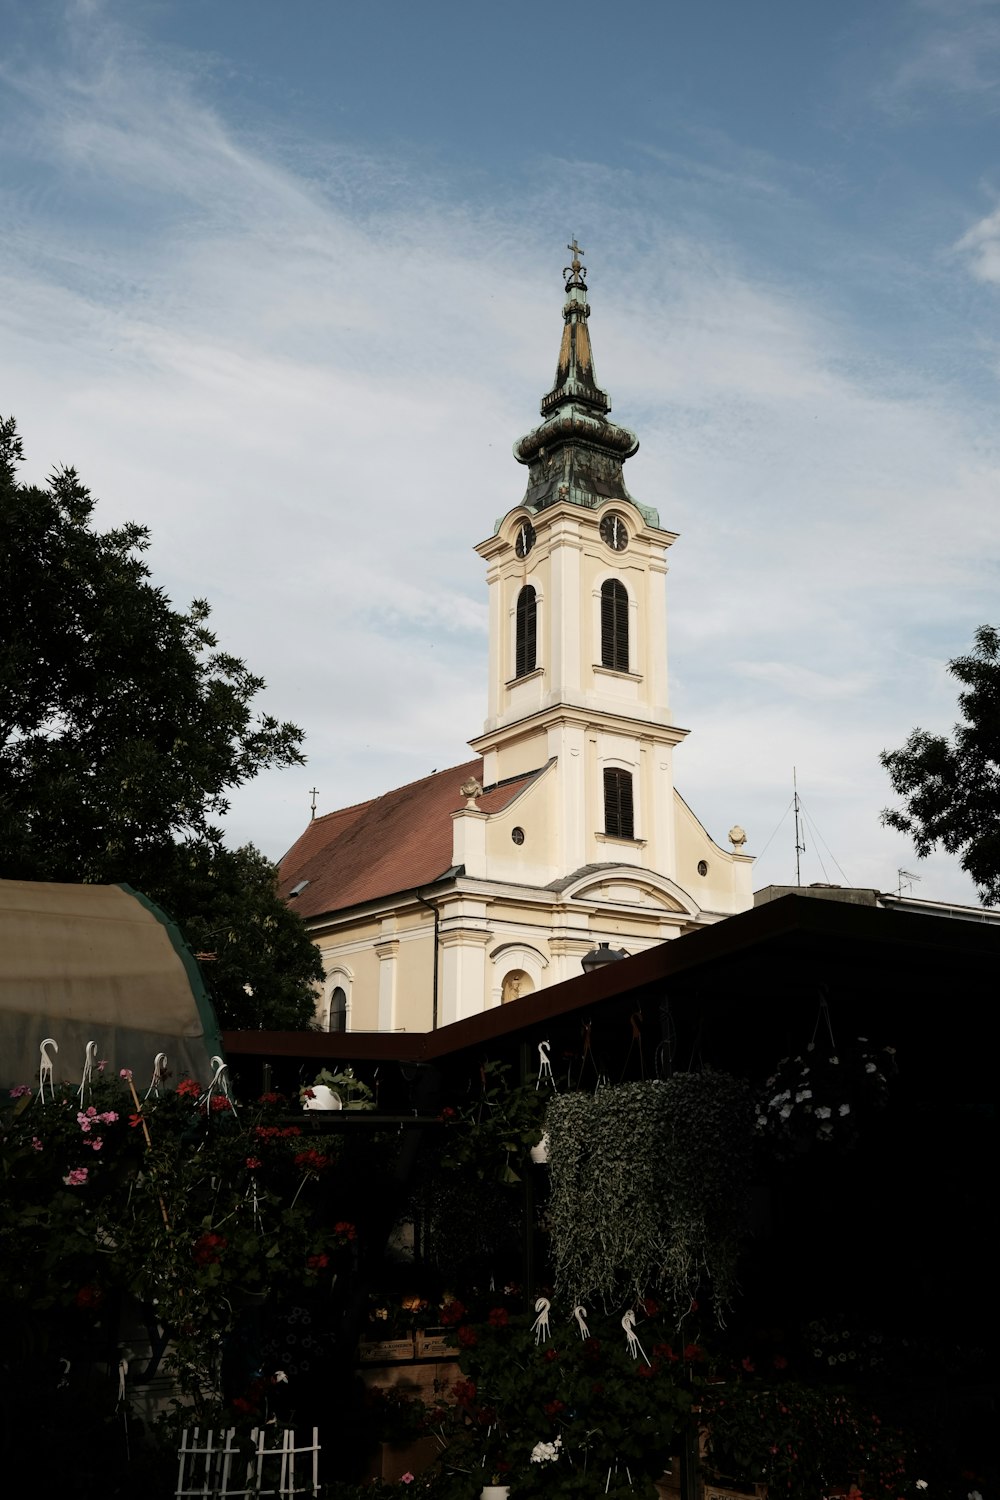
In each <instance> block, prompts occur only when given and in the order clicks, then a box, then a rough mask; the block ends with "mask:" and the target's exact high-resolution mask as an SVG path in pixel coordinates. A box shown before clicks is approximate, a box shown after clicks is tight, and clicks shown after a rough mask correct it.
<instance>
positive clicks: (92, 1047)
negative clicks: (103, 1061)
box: [43, 1042, 97, 1109]
mask: <svg viewBox="0 0 1000 1500" xmlns="http://www.w3.org/2000/svg"><path fill="white" fill-rule="evenodd" d="M43 1045H44V1043H43ZM96 1061H97V1043H96V1042H88V1043H87V1051H86V1054H85V1056H84V1059H83V1077H82V1078H81V1079H80V1092H79V1094H78V1095H77V1098H78V1099H79V1101H80V1108H81V1109H82V1108H83V1101H84V1099H85V1098H86V1094H87V1090H88V1089H89V1088H92V1087H93V1083H94V1064H95V1062H96Z"/></svg>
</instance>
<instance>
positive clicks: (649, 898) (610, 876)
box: [564, 866, 699, 916]
mask: <svg viewBox="0 0 1000 1500" xmlns="http://www.w3.org/2000/svg"><path fill="white" fill-rule="evenodd" d="M564 895H565V896H566V897H567V898H568V899H569V900H571V901H585V902H588V903H589V902H593V903H594V904H595V905H598V906H610V907H614V906H619V907H623V908H627V909H628V910H631V911H635V910H637V909H638V910H646V911H650V912H657V911H670V912H684V913H685V914H686V915H689V916H691V915H694V914H695V913H696V912H697V911H698V909H699V908H698V903H697V902H696V901H694V900H693V899H692V897H691V896H689V895H688V893H687V891H684V890H682V889H681V887H680V886H679V885H678V884H677V883H676V881H673V880H668V879H667V878H666V877H665V876H662V875H655V874H651V873H649V872H647V871H640V870H636V869H634V868H632V867H630V866H623V867H622V868H621V869H618V870H602V871H601V872H599V873H598V872H596V871H594V872H590V873H589V874H587V875H583V876H581V877H580V879H579V880H578V881H575V882H574V883H573V884H572V885H570V886H568V887H567V888H566V890H565V892H564Z"/></svg>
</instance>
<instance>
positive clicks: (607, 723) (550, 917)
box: [281, 242, 752, 1031]
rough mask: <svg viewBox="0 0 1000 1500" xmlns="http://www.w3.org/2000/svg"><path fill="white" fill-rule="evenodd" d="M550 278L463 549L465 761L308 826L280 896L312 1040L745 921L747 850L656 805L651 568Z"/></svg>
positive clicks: (654, 537) (572, 325)
mask: <svg viewBox="0 0 1000 1500" xmlns="http://www.w3.org/2000/svg"><path fill="white" fill-rule="evenodd" d="M570 249H571V250H572V251H573V260H572V264H571V265H570V266H568V267H567V268H566V271H565V272H564V279H565V283H566V286H565V294H566V301H565V305H564V307H563V330H562V342H561V344H560V349H559V363H558V366H557V369H556V378H555V384H554V385H553V387H552V389H551V390H550V391H549V392H548V394H547V395H545V396H543V397H542V402H541V416H542V421H541V423H540V425H539V426H537V427H535V428H534V429H533V431H531V432H529V433H528V435H527V436H526V437H523V438H521V439H520V441H519V442H517V443H516V444H515V445H514V456H515V458H516V459H517V461H518V462H519V463H521V464H524V465H525V466H526V468H527V471H528V473H527V487H526V489H525V492H524V497H523V499H522V500H521V502H520V503H519V504H518V505H516V506H515V507H514V508H513V509H512V510H510V511H509V512H508V513H507V515H505V516H504V517H503V519H502V520H501V521H500V522H499V523H498V525H497V527H496V530H495V531H494V533H493V535H492V536H490V537H488V538H487V539H486V541H483V542H480V543H479V545H478V546H477V548H476V551H477V552H478V553H479V556H480V557H481V558H482V559H483V561H484V563H485V564H486V581H487V586H488V589H489V681H488V690H487V713H486V722H485V723H484V725H483V729H482V733H481V734H479V735H477V736H476V737H475V738H474V739H472V740H470V742H469V744H470V747H471V749H472V751H473V752H474V753H473V756H472V758H471V759H467V760H465V761H464V762H463V763H462V764H461V765H457V766H453V767H452V768H451V769H450V770H446V771H436V772H434V774H433V775H431V776H426V777H424V778H423V779H422V780H421V781H416V782H413V783H411V784H410V785H409V786H404V787H399V788H397V789H396V790H395V791H390V792H386V793H385V794H384V795H383V796H380V797H375V798H373V799H372V800H371V801H369V802H362V803H359V804H357V805H356V806H354V807H345V808H341V809H340V810H339V811H337V812H331V813H327V814H326V815H325V816H321V817H316V818H314V819H313V821H312V822H310V824H309V825H308V827H307V828H306V829H305V832H304V833H303V834H302V836H301V837H300V838H299V839H298V841H297V842H296V843H295V844H294V845H293V847H292V849H291V850H290V851H289V853H288V854H287V855H286V856H285V858H284V860H283V861H282V864H281V891H282V894H283V895H284V896H285V898H286V899H287V900H288V901H290V902H291V903H293V904H294V906H295V908H296V909H297V910H298V911H299V912H300V913H301V915H302V917H303V918H304V919H305V921H306V923H307V925H308V928H309V930H310V932H311V934H312V936H313V937H314V939H315V941H316V943H317V944H318V946H319V948H320V951H321V953H322V955H323V963H324V968H325V970H326V980H325V984H324V989H323V993H322V996H321V997H320V999H319V1001H318V1016H319V1020H320V1023H321V1024H322V1025H323V1026H324V1027H325V1028H328V1029H329V1030H343V1029H347V1030H353V1031H374V1030H378V1031H392V1030H406V1031H428V1030H431V1029H433V1028H435V1027H438V1026H443V1025H446V1024H448V1023H449V1022H451V1021H457V1020H461V1019H462V1018H464V1017H466V1016H471V1015H475V1014H477V1013H478V1012H480V1011H482V1010H484V1009H487V1008H489V1007H490V1006H494V1005H500V1004H502V1003H503V1002H504V1001H506V1000H509V999H512V998H514V997H516V996H519V995H524V994H527V993H529V992H530V991H533V990H538V989H541V988H543V987H544V986H546V985H550V984H554V983H556V982H558V981H560V980H563V979H568V978H570V977H572V976H573V975H577V974H579V973H580V963H581V959H582V958H583V957H584V955H585V954H587V953H588V952H590V951H591V950H592V949H593V948H594V947H595V946H596V945H598V944H599V943H601V942H608V943H610V944H611V946H612V948H614V949H618V950H622V949H624V951H625V952H626V953H637V952H639V951H640V950H642V949H644V948H649V947H652V946H653V945H654V944H656V943H661V942H663V941H664V940H666V939H669V938H674V937H678V936H679V935H681V934H682V933H684V932H688V931H690V930H691V929H693V928H694V927H698V926H701V925H703V924H706V923H711V922H717V921H719V920H720V918H722V917H726V916H729V915H731V914H733V913H735V912H740V911H744V910H745V909H746V908H748V907H749V906H750V905H751V904H752V894H751V883H750V874H751V866H752V860H751V858H750V857H749V856H748V855H746V854H744V853H743V852H742V846H743V843H744V841H745V835H744V834H743V831H742V829H740V828H733V829H732V830H731V833H730V835H729V838H730V844H731V847H730V848H729V849H724V848H722V847H721V846H720V845H719V844H716V843H715V842H714V841H713V840H712V838H711V837H710V836H709V834H708V833H707V832H706V830H705V828H704V827H703V826H702V824H701V823H700V822H699V821H698V819H697V817H696V816H695V814H694V813H693V812H692V810H691V809H690V807H688V805H687V803H686V802H685V801H684V799H683V798H682V797H681V795H680V794H679V792H678V791H677V790H676V788H675V786H674V749H675V747H676V746H677V745H679V744H680V743H681V741H682V740H683V739H684V738H685V736H686V734H687V730H685V729H680V728H678V727H677V726H676V725H675V724H674V722H673V720H672V717H671V712H670V699H669V691H668V676H667V615H666V583H665V580H666V572H667V562H666V554H667V549H668V548H669V547H670V546H671V545H672V544H673V542H675V541H676V539H677V538H676V534H675V533H674V532H671V531H667V530H666V529H664V527H662V526H661V524H660V517H659V513H658V512H657V511H656V510H655V509H653V508H652V507H651V506H648V505H643V504H641V503H640V502H639V501H637V500H634V499H633V498H632V496H631V495H630V494H629V492H628V489H627V488H626V485H625V478H624V474H623V469H622V466H623V464H624V462H625V460H626V459H628V458H630V457H631V456H632V455H633V454H634V453H635V452H636V450H637V449H638V446H639V444H638V441H637V439H636V437H635V435H634V434H633V433H632V432H630V431H629V430H628V428H626V427H620V426H619V425H618V424H617V423H615V422H612V421H611V420H610V419H609V415H608V414H609V412H610V410H611V402H610V401H609V399H608V396H607V394H606V393H605V392H604V391H602V390H601V389H600V387H599V386H598V384H597V377H596V373H595V370H594V360H593V355H592V352H591V345H590V329H589V318H590V307H589V305H588V302H587V285H586V282H585V280H584V277H585V276H586V269H585V267H584V266H582V265H581V263H580V253H581V252H580V251H579V247H578V246H577V245H576V243H575V242H574V244H573V245H571V246H570Z"/></svg>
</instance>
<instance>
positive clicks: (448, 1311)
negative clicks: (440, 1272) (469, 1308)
mask: <svg viewBox="0 0 1000 1500" xmlns="http://www.w3.org/2000/svg"><path fill="white" fill-rule="evenodd" d="M464 1317H465V1305H464V1303H462V1302H459V1300H458V1298H457V1297H453V1298H452V1300H451V1301H450V1302H446V1303H445V1305H444V1307H443V1308H442V1309H441V1322H442V1323H446V1324H448V1325H449V1327H450V1325H451V1324H452V1323H461V1321H462V1319H463V1318H464Z"/></svg>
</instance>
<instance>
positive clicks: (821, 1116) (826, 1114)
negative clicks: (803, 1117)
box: [816, 1104, 830, 1120]
mask: <svg viewBox="0 0 1000 1500" xmlns="http://www.w3.org/2000/svg"><path fill="white" fill-rule="evenodd" d="M816 1118H817V1120H828V1119H829V1118H830V1111H829V1109H827V1107H826V1105H825V1104H820V1105H818V1106H817V1109H816Z"/></svg>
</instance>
